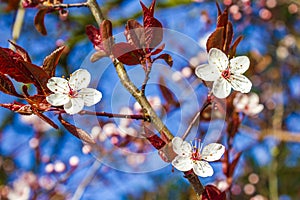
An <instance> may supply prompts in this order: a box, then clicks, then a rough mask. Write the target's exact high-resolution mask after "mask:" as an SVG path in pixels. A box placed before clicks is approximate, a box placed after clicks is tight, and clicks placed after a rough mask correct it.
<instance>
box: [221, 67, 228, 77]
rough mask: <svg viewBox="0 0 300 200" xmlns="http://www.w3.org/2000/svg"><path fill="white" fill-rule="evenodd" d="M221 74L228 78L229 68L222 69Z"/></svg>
mask: <svg viewBox="0 0 300 200" xmlns="http://www.w3.org/2000/svg"><path fill="white" fill-rule="evenodd" d="M222 76H223V78H225V79H229V77H230V70H229V68H227V69H225V70H224V71H222Z"/></svg>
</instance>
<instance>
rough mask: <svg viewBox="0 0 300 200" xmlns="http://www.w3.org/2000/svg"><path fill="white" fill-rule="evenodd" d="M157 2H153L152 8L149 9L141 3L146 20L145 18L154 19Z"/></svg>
mask: <svg viewBox="0 0 300 200" xmlns="http://www.w3.org/2000/svg"><path fill="white" fill-rule="evenodd" d="M155 2H156V0H153V1H152V3H151V5H150V7H149V8H147V7H146V6H145V4H143V2H141V1H140V4H141V6H142V9H143V14H144V18H145V17H153V15H154V7H155Z"/></svg>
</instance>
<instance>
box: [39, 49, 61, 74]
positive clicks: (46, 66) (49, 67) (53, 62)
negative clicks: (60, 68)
mask: <svg viewBox="0 0 300 200" xmlns="http://www.w3.org/2000/svg"><path fill="white" fill-rule="evenodd" d="M64 48H65V46H61V47H59V48H57V49H56V50H54V51H53V52H52V53H51V54H50V55H48V56H47V57H46V58H45V59H44V62H43V66H42V68H43V70H44V71H45V72H46V73H47V74H48V76H49V77H53V76H54V75H55V68H56V66H57V64H58V61H59V59H60V57H61V55H62V53H63V51H64Z"/></svg>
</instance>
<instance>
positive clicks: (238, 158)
mask: <svg viewBox="0 0 300 200" xmlns="http://www.w3.org/2000/svg"><path fill="white" fill-rule="evenodd" d="M241 155H242V152H239V153H237V154H236V155H235V156H234V159H233V161H232V162H231V164H230V166H229V172H228V176H227V177H228V178H229V177H232V176H233V173H234V170H235V167H236V165H237V164H238V162H239V160H240V158H241Z"/></svg>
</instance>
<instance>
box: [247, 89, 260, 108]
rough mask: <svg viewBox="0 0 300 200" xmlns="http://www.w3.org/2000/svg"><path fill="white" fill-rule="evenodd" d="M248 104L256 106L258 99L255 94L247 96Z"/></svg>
mask: <svg viewBox="0 0 300 200" xmlns="http://www.w3.org/2000/svg"><path fill="white" fill-rule="evenodd" d="M249 103H250V104H252V105H257V104H258V103H259V97H258V95H257V94H256V93H254V92H251V93H250V94H249Z"/></svg>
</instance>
